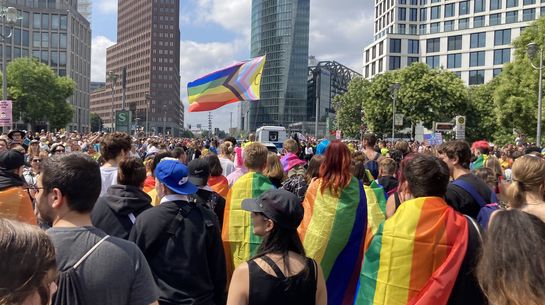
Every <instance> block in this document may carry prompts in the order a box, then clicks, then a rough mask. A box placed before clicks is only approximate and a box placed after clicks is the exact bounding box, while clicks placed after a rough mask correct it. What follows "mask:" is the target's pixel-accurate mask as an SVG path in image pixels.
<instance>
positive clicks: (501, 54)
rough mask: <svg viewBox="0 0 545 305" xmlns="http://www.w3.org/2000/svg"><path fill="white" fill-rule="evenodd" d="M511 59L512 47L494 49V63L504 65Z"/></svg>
mask: <svg viewBox="0 0 545 305" xmlns="http://www.w3.org/2000/svg"><path fill="white" fill-rule="evenodd" d="M510 61H511V49H500V50H494V65H503V64H504V63H506V62H510Z"/></svg>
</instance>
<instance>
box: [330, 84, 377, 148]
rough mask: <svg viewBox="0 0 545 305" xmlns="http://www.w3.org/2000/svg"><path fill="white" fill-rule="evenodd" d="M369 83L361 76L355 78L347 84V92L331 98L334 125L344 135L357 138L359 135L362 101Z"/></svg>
mask: <svg viewBox="0 0 545 305" xmlns="http://www.w3.org/2000/svg"><path fill="white" fill-rule="evenodd" d="M369 84H370V83H369V81H367V80H365V79H363V78H359V77H358V78H355V79H353V80H352V81H351V82H350V84H349V85H348V92H346V93H344V94H340V95H337V96H336V97H335V98H334V99H333V108H334V109H335V111H336V118H335V127H336V128H337V129H340V130H342V131H343V135H344V136H346V137H351V138H358V137H359V135H360V127H361V124H362V107H363V101H364V100H365V94H366V92H367V87H368V86H369Z"/></svg>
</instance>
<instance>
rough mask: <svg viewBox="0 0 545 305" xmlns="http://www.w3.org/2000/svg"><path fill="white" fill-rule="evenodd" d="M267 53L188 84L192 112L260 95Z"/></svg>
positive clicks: (255, 97) (249, 99) (190, 110)
mask: <svg viewBox="0 0 545 305" xmlns="http://www.w3.org/2000/svg"><path fill="white" fill-rule="evenodd" d="M264 66H265V56H262V57H256V58H254V59H252V60H249V61H246V62H238V63H235V64H233V65H231V66H229V67H227V68H224V69H221V70H218V71H215V72H212V73H210V74H208V75H205V76H203V77H201V78H199V79H197V80H195V81H192V82H190V83H189V84H187V95H188V97H189V112H199V111H210V110H214V109H217V108H220V107H222V106H225V105H227V104H231V103H235V102H239V101H256V100H259V99H260V85H261V75H262V73H263V67H264Z"/></svg>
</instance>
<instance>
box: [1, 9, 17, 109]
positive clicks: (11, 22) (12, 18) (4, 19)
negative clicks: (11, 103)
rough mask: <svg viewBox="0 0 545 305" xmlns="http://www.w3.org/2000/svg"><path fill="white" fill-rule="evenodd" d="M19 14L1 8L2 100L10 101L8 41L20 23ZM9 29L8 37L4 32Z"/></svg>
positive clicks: (15, 10) (15, 11) (12, 10)
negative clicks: (7, 58)
mask: <svg viewBox="0 0 545 305" xmlns="http://www.w3.org/2000/svg"><path fill="white" fill-rule="evenodd" d="M19 19H20V18H19V14H18V13H17V9H16V8H14V7H11V6H10V7H3V6H0V23H2V33H0V39H1V40H2V100H3V101H6V100H7V99H8V77H7V73H6V43H7V42H6V40H8V39H11V36H12V35H13V27H14V26H15V25H16V24H17V21H19ZM6 25H7V26H8V27H9V32H8V34H7V35H6V33H5V31H4V27H5V26H6Z"/></svg>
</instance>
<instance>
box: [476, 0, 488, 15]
mask: <svg viewBox="0 0 545 305" xmlns="http://www.w3.org/2000/svg"><path fill="white" fill-rule="evenodd" d="M485 10H486V2H485V0H475V8H474V12H475V13H480V12H484V11H485Z"/></svg>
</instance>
